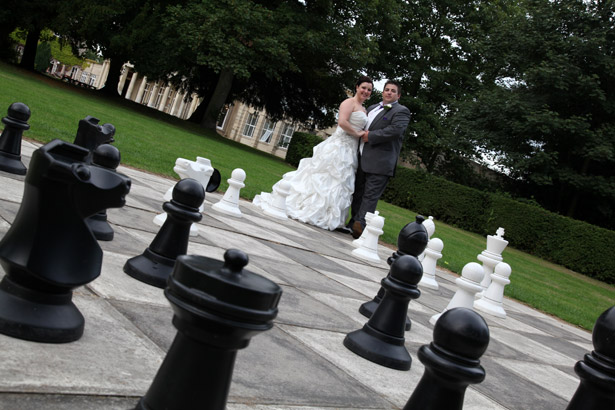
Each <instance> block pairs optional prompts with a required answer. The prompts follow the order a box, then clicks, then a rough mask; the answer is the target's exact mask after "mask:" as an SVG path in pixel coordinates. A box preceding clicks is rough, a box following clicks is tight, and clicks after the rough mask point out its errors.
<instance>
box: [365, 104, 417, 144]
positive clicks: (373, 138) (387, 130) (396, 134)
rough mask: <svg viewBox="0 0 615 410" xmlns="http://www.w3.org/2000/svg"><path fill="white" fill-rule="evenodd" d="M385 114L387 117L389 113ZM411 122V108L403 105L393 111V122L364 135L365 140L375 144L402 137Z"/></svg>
mask: <svg viewBox="0 0 615 410" xmlns="http://www.w3.org/2000/svg"><path fill="white" fill-rule="evenodd" d="M384 115H385V117H386V115H387V113H385V114H384ZM409 123H410V110H409V109H408V108H407V107H404V106H403V105H402V106H400V107H399V109H398V110H396V112H394V113H392V117H391V123H390V124H389V125H387V126H386V127H384V128H380V129H377V130H372V131H369V132H368V133H367V134H365V135H364V136H363V140H364V141H365V142H369V143H370V145H372V146H374V145H378V144H382V143H384V142H389V141H392V140H395V139H398V138H401V137H403V135H404V132H405V131H406V128H407V127H408V124H409Z"/></svg>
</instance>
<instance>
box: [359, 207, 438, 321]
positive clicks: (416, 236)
mask: <svg viewBox="0 0 615 410" xmlns="http://www.w3.org/2000/svg"><path fill="white" fill-rule="evenodd" d="M423 221H425V217H424V216H422V215H417V216H416V219H415V221H414V222H410V223H408V224H406V226H404V227H403V228H402V229H401V231H399V235H397V251H395V252H393V255H391V256H390V257H389V258H388V259H387V263H388V264H389V266H390V265H391V263H393V261H394V260H395V259H397V258H398V257H400V256H401V255H412V256H415V257H418V256H419V255H420V254H421V253H422V252H423V251H424V250H425V248H426V247H427V242H428V241H429V236H428V235H427V229H426V228H425V226H424V225H423ZM383 296H384V289H383V288H380V290H378V293H377V294H376V296H374V298H373V299H372V300H370V301H369V302H365V303H363V304H362V305H361V306H360V307H359V313H361V314H362V315H363V316H365V317H367V318H370V317H371V316H372V314H373V313H374V311H375V310H376V307H377V306H378V304H379V303H380V301H381V300H382V297H383ZM411 327H412V321H411V320H410V318H406V327H405V329H406V330H410V328H411Z"/></svg>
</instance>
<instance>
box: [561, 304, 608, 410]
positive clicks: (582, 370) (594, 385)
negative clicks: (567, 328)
mask: <svg viewBox="0 0 615 410" xmlns="http://www.w3.org/2000/svg"><path fill="white" fill-rule="evenodd" d="M592 343H593V345H594V351H593V352H591V353H588V354H586V355H585V357H584V358H583V360H580V361H578V362H577V364H576V365H575V366H574V371H575V373H576V374H577V375H578V376H579V378H580V379H581V382H580V383H579V387H578V388H577V391H576V392H575V393H574V395H573V396H572V399H571V400H570V403H569V404H568V407H566V410H602V409H615V306H612V307H610V308H608V309H607V310H605V311H604V312H603V313H602V314H601V315H600V316H599V317H598V319H597V320H596V324H594V330H593V331H592Z"/></svg>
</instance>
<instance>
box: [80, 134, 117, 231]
mask: <svg viewBox="0 0 615 410" xmlns="http://www.w3.org/2000/svg"><path fill="white" fill-rule="evenodd" d="M120 161H121V155H120V150H118V149H117V148H116V147H114V146H113V145H109V144H102V145H99V146H98V147H97V148H96V149H95V150H94V152H93V154H92V163H93V164H94V165H98V166H100V167H103V168H106V169H108V170H111V171H115V170H116V169H117V167H118V166H119V165H120ZM85 221H86V223H87V224H88V226H89V227H90V230H91V231H92V233H93V234H94V236H95V237H96V239H98V240H99V241H112V240H113V236H114V234H115V233H114V232H113V228H111V225H109V222H107V210H106V209H104V210H102V211H100V212H98V213H95V214H94V215H92V216H89V217H87V218H86V220H85Z"/></svg>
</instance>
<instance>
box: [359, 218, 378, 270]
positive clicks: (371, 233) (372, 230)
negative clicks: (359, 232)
mask: <svg viewBox="0 0 615 410" xmlns="http://www.w3.org/2000/svg"><path fill="white" fill-rule="evenodd" d="M383 226H384V218H383V217H381V216H380V215H374V216H373V217H372V220H371V222H370V224H369V225H367V226H366V227H365V229H364V231H367V235H366V236H365V239H363V243H362V244H361V247H360V248H357V249H354V250H353V251H352V254H353V255H354V256H356V257H357V258H359V259H363V260H365V261H367V262H370V263H380V256H378V238H379V237H380V235H382V234H383V231H382V227H383Z"/></svg>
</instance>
